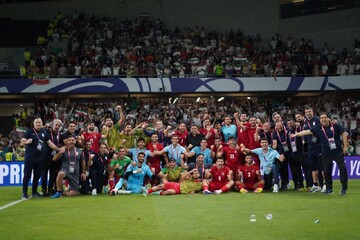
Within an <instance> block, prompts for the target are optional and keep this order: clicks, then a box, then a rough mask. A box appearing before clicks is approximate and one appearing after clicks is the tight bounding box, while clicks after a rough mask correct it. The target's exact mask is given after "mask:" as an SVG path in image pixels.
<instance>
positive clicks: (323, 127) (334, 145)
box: [292, 113, 348, 195]
mask: <svg viewBox="0 0 360 240" xmlns="http://www.w3.org/2000/svg"><path fill="white" fill-rule="evenodd" d="M311 134H317V135H318V136H319V138H320V143H321V150H322V164H323V168H324V175H325V181H326V192H325V193H327V194H332V193H333V189H332V176H331V170H332V162H333V160H334V161H335V162H336V164H337V166H338V168H339V170H340V182H341V185H342V188H341V191H340V194H341V195H345V194H346V190H347V187H348V175H347V170H346V166H345V162H344V154H346V152H347V148H348V142H347V132H345V131H344V130H343V128H342V127H341V126H340V125H339V124H332V123H331V121H330V118H329V117H328V116H327V115H326V113H322V114H321V115H320V125H316V126H314V127H312V128H311V129H310V130H304V131H302V132H299V133H296V134H292V136H296V137H301V136H305V135H311ZM340 136H341V137H342V142H343V144H341V139H340Z"/></svg>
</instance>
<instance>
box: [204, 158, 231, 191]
mask: <svg viewBox="0 0 360 240" xmlns="http://www.w3.org/2000/svg"><path fill="white" fill-rule="evenodd" d="M206 178H207V179H206V180H204V181H203V189H204V191H203V194H205V195H207V194H211V193H212V192H214V194H221V193H223V192H227V191H229V190H230V188H231V187H232V186H233V185H234V181H233V180H232V171H231V170H230V168H228V167H226V166H224V158H223V157H221V156H219V157H217V159H216V165H215V166H213V167H212V168H211V169H210V171H209V172H208V173H207V174H206ZM210 178H212V179H211V180H210Z"/></svg>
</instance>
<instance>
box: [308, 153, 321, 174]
mask: <svg viewBox="0 0 360 240" xmlns="http://www.w3.org/2000/svg"><path fill="white" fill-rule="evenodd" d="M308 160H309V163H310V167H311V171H317V170H321V171H322V169H323V168H322V163H321V152H320V151H317V150H310V151H309V152H308Z"/></svg>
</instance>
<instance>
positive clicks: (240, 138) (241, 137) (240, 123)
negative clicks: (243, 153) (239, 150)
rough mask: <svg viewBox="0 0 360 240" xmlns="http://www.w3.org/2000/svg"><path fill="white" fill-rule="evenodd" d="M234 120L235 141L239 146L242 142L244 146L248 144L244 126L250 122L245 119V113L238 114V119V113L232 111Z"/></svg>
mask: <svg viewBox="0 0 360 240" xmlns="http://www.w3.org/2000/svg"><path fill="white" fill-rule="evenodd" d="M234 118H235V122H236V125H237V143H238V145H239V146H240V145H241V144H244V146H248V144H249V136H248V133H247V132H246V128H247V127H250V123H249V122H247V121H246V119H247V116H246V114H245V113H242V114H240V119H239V113H237V112H236V113H234Z"/></svg>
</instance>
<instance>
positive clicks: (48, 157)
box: [41, 119, 62, 196]
mask: <svg viewBox="0 0 360 240" xmlns="http://www.w3.org/2000/svg"><path fill="white" fill-rule="evenodd" d="M61 125H62V122H61V120H60V119H54V120H53V122H52V128H50V129H48V130H46V132H47V133H48V135H49V136H50V141H51V142H52V143H54V145H55V146H57V147H59V146H60V132H59V130H60V127H61ZM55 154H56V151H53V150H52V149H51V148H50V147H49V146H47V145H45V152H44V170H43V172H42V176H41V188H42V190H41V192H42V195H43V196H49V195H52V194H54V192H52V193H50V192H51V191H54V190H55V189H56V186H55V181H56V176H57V174H58V172H59V170H60V167H61V162H59V161H56V162H54V161H52V158H53V157H54V155H55ZM48 173H49V183H48V184H47V178H48ZM47 185H48V187H47Z"/></svg>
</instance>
